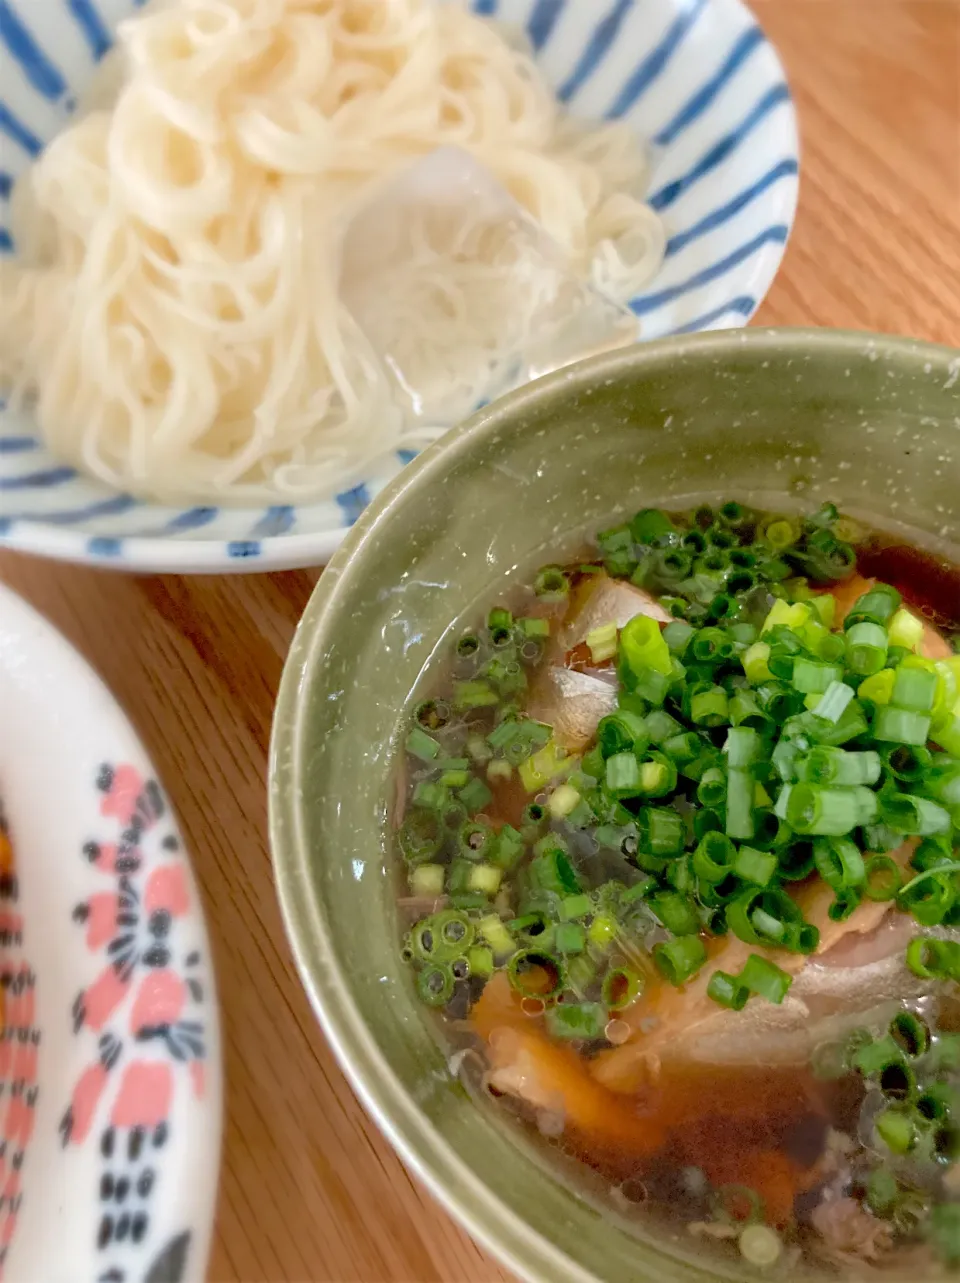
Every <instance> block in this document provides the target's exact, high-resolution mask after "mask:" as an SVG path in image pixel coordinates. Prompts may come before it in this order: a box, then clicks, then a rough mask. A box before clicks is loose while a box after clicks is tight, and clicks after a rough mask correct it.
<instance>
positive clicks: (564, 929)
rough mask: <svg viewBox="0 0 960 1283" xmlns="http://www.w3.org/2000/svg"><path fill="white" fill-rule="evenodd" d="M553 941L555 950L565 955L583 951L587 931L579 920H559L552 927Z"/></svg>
mask: <svg viewBox="0 0 960 1283" xmlns="http://www.w3.org/2000/svg"><path fill="white" fill-rule="evenodd" d="M553 943H554V945H555V947H556V950H557V952H558V953H560V954H563V955H565V956H566V955H568V954H574V953H583V951H584V949H585V948H586V945H587V933H586V931H585V930H584V928H583V927H582V926H581V925H580V924H579V922H561V923H559V924H558V925H557V926H556V927H554V929H553Z"/></svg>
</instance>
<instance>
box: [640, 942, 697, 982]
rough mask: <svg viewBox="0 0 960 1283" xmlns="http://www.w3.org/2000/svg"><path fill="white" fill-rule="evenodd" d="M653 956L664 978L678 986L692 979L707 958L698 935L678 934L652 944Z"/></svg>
mask: <svg viewBox="0 0 960 1283" xmlns="http://www.w3.org/2000/svg"><path fill="white" fill-rule="evenodd" d="M653 958H654V961H655V962H656V964H657V966H658V967H659V969H660V971H661V973H662V974H663V976H664V978H665V979H666V980H667V981H668V982H669V983H670V984H672V985H675V986H676V987H677V988H680V987H681V986H682V985H685V984H686V983H687V981H688V980H692V979H693V977H694V976H695V975H696V974H697V972H698V971H699V970H700V969H701V967H702V966H703V964H704V963H705V962H706V960H707V950H706V946H705V945H704V943H703V941H702V940H701V939H700V937H699V936H695V935H689V936H680V937H678V938H677V939H676V940H667V941H666V942H665V943H663V944H658V945H655V946H654V949H653Z"/></svg>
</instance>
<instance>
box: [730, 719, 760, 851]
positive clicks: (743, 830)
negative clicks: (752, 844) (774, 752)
mask: <svg viewBox="0 0 960 1283" xmlns="http://www.w3.org/2000/svg"><path fill="white" fill-rule="evenodd" d="M738 729H741V730H742V729H743V728H742V727H740V728H738ZM753 786H754V781H753V777H752V776H751V775H750V774H749V772H748V771H740V770H731V771H730V773H729V774H728V776H727V807H726V821H725V824H724V829H725V832H726V834H727V836H728V837H731V838H737V839H738V840H740V841H749V840H750V839H751V838H752V837H753V834H754V829H755V824H754V818H753V809H754V806H753V803H754V787H753Z"/></svg>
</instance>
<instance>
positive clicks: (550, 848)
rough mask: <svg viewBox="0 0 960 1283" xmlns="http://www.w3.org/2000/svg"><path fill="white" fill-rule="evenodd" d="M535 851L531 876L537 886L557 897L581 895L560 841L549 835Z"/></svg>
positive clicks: (578, 883) (531, 864)
mask: <svg viewBox="0 0 960 1283" xmlns="http://www.w3.org/2000/svg"><path fill="white" fill-rule="evenodd" d="M534 850H535V851H536V852H537V854H536V856H535V858H534V859H533V860H531V862H530V876H531V878H532V879H533V881H534V883H535V885H536V886H538V887H539V888H540V889H541V890H542V891H551V892H553V893H554V894H555V895H579V894H580V882H579V880H578V878H577V875H576V873H575V871H574V868H573V865H572V864H571V863H570V860H569V859H568V857H567V854H566V851H565V850H564V849H563V846H562V844H561V842H560V839H558V838H556V837H554V836H553V835H552V834H548V835H547V837H546V838H543V839H541V841H540V842H538V843H537V845H536V846H535V847H534Z"/></svg>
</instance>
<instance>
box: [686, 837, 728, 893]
mask: <svg viewBox="0 0 960 1283" xmlns="http://www.w3.org/2000/svg"><path fill="white" fill-rule="evenodd" d="M736 857H737V848H736V847H735V846H734V845H733V843H732V842H731V841H730V839H729V838H728V837H727V836H726V834H724V833H719V832H710V833H705V834H704V836H703V837H702V838H701V839H700V843H699V845H698V846H697V849H696V850H695V851H694V853H693V871H694V873H695V874H696V875H697V877H698V878H701V879H703V880H704V881H705V882H710V883H717V882H722V881H723V879H724V878H725V877H727V876H728V875H729V874H730V873H731V871H732V869H733V864H734V861H735V859H736Z"/></svg>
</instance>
